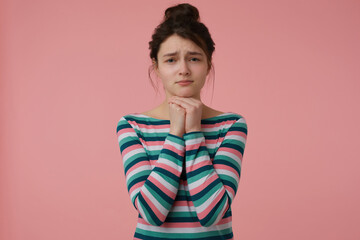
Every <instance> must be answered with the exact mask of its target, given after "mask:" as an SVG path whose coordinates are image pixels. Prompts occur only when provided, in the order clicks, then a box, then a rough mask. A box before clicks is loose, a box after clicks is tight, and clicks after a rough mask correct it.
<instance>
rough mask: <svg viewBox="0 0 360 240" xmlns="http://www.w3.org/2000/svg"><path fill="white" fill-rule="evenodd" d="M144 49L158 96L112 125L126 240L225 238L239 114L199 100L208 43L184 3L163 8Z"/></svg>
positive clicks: (240, 136)
mask: <svg viewBox="0 0 360 240" xmlns="http://www.w3.org/2000/svg"><path fill="white" fill-rule="evenodd" d="M149 45H150V50H151V52H150V57H151V59H152V61H153V66H152V67H153V69H154V71H155V72H156V74H157V76H158V77H159V78H160V79H161V80H162V84H163V89H164V91H165V95H166V99H165V100H164V102H162V104H160V105H159V106H157V107H155V108H154V109H151V110H149V111H147V112H144V113H131V114H127V115H125V116H123V117H121V119H120V120H119V122H118V124H117V136H118V142H119V147H120V152H121V156H122V160H123V164H124V170H125V177H126V184H127V189H128V191H129V195H130V199H131V202H132V203H133V205H134V207H135V209H136V210H137V211H138V213H139V214H138V222H137V227H136V230H135V234H134V239H161V240H166V239H169V240H170V239H171V240H174V239H187V240H189V239H202V240H205V239H233V231H232V218H231V208H230V206H231V204H232V202H233V200H234V197H235V194H236V191H237V188H238V183H239V180H240V172H241V162H242V159H243V154H244V148H245V143H246V138H247V125H246V121H245V119H244V117H242V116H241V115H239V114H237V113H233V112H221V111H218V110H215V109H212V108H210V107H208V106H206V105H205V104H203V103H202V101H201V99H200V91H201V89H202V87H203V86H204V84H205V81H206V77H207V76H208V74H209V71H210V69H211V68H212V53H213V51H214V49H215V48H214V45H215V44H214V42H213V40H212V39H211V36H210V33H209V31H208V29H207V27H206V26H205V25H204V24H203V23H201V22H200V21H199V12H198V10H197V9H196V8H195V7H194V6H192V5H189V4H179V5H176V6H173V7H170V8H168V9H166V11H165V16H164V21H163V22H162V23H161V24H160V25H159V26H158V27H157V28H156V29H155V31H154V34H153V35H152V41H150V42H149Z"/></svg>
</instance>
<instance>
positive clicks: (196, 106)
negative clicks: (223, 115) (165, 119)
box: [169, 96, 203, 133]
mask: <svg viewBox="0 0 360 240" xmlns="http://www.w3.org/2000/svg"><path fill="white" fill-rule="evenodd" d="M169 103H170V105H176V107H181V108H183V109H185V129H184V132H185V133H188V132H195V131H201V116H202V108H203V103H202V102H201V101H199V100H197V99H195V98H191V97H189V98H186V97H179V96H172V97H171V98H170V99H169ZM171 103H173V104H171Z"/></svg>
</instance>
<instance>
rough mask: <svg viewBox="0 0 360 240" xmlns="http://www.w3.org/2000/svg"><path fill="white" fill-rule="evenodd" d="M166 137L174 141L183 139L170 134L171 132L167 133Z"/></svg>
mask: <svg viewBox="0 0 360 240" xmlns="http://www.w3.org/2000/svg"><path fill="white" fill-rule="evenodd" d="M167 138H169V139H170V140H173V141H176V142H178V141H185V139H184V138H183V137H179V136H177V135H174V134H171V133H168V136H167Z"/></svg>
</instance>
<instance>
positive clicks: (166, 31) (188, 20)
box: [148, 3, 215, 87]
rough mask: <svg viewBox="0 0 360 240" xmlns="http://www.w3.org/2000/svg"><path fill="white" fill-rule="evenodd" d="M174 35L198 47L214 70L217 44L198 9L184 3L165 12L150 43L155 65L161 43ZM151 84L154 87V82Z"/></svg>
mask: <svg viewBox="0 0 360 240" xmlns="http://www.w3.org/2000/svg"><path fill="white" fill-rule="evenodd" d="M173 34H177V35H179V36H180V37H183V38H185V39H189V40H191V41H193V42H194V43H195V44H196V45H198V46H199V47H200V48H201V49H202V50H203V51H204V52H205V54H206V57H207V62H208V66H209V70H210V69H211V68H212V69H213V64H212V54H213V52H214V50H215V43H214V41H213V40H212V38H211V35H210V33H209V30H208V28H207V27H206V26H205V25H204V24H203V23H202V22H200V15H199V11H198V9H197V8H196V7H194V6H192V5H190V4H188V3H182V4H178V5H175V6H172V7H169V8H167V9H166V10H165V14H164V19H163V21H162V22H161V23H160V24H159V25H158V26H157V27H156V28H155V30H154V33H153V35H152V40H151V41H150V42H149V49H150V58H151V59H152V60H153V63H154V64H155V65H157V64H158V58H157V55H158V52H159V49H160V45H161V43H162V42H164V41H165V40H166V39H167V38H168V37H170V36H171V35H173ZM154 64H153V65H152V66H151V67H150V68H149V72H148V74H149V78H150V80H151V76H150V73H151V70H152V68H153V67H154ZM151 84H152V86H153V87H154V84H153V82H152V81H151Z"/></svg>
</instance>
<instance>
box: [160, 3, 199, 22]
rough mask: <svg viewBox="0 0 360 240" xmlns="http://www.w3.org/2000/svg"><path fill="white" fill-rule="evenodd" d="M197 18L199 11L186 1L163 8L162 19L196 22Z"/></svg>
mask: <svg viewBox="0 0 360 240" xmlns="http://www.w3.org/2000/svg"><path fill="white" fill-rule="evenodd" d="M199 20H200V16H199V11H198V10H197V8H196V7H194V6H192V5H190V4H188V3H182V4H179V5H176V6H173V7H169V8H167V9H166V10H165V16H164V21H173V22H197V21H199Z"/></svg>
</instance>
